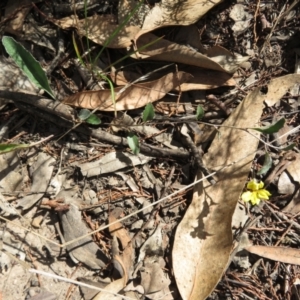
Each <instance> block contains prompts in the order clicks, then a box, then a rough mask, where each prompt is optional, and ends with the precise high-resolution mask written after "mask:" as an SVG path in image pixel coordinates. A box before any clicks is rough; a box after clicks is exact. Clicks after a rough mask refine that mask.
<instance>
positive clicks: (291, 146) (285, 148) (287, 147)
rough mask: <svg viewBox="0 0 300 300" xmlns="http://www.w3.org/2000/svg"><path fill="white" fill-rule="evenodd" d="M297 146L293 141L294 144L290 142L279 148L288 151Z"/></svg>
mask: <svg viewBox="0 0 300 300" xmlns="http://www.w3.org/2000/svg"><path fill="white" fill-rule="evenodd" d="M295 146H296V144H295V143H292V144H290V145H288V146H286V147H283V148H280V149H279V150H280V151H288V150H292V149H293V148H294V147H295Z"/></svg>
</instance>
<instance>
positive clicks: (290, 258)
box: [245, 245, 300, 265]
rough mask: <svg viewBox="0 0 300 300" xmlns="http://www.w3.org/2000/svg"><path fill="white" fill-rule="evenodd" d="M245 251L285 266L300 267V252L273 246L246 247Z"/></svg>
mask: <svg viewBox="0 0 300 300" xmlns="http://www.w3.org/2000/svg"><path fill="white" fill-rule="evenodd" d="M245 250H247V251H249V252H250V253H253V254H256V255H259V256H262V257H265V258H268V259H271V260H275V261H280V262H282V263H286V264H292V265H300V250H299V249H294V248H284V247H274V246H258V245H253V246H248V247H246V248H245Z"/></svg>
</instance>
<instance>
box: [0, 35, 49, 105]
mask: <svg viewBox="0 0 300 300" xmlns="http://www.w3.org/2000/svg"><path fill="white" fill-rule="evenodd" d="M2 44H3V46H4V48H5V50H6V52H7V53H8V54H9V56H10V57H11V58H12V59H13V61H14V62H15V63H16V64H17V66H18V67H19V68H20V69H21V70H22V71H23V73H24V74H25V75H26V76H27V78H28V79H29V80H30V81H31V82H32V83H33V84H34V85H36V86H37V87H38V88H41V89H43V90H45V91H46V92H47V93H48V94H49V95H50V96H51V97H52V98H53V99H55V97H54V94H53V92H52V90H51V88H50V85H49V82H48V79H47V76H46V74H45V72H44V70H43V69H42V67H41V66H40V64H39V62H38V61H37V60H36V59H35V58H34V57H33V56H32V55H31V53H30V52H28V51H27V50H26V49H25V48H24V47H23V46H22V45H21V44H19V43H18V42H17V41H15V40H14V39H13V38H12V37H9V36H4V37H3V38H2Z"/></svg>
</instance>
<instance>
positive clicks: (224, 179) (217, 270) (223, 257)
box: [172, 74, 300, 300]
mask: <svg viewBox="0 0 300 300" xmlns="http://www.w3.org/2000/svg"><path fill="white" fill-rule="evenodd" d="M297 80H298V81H299V80H300V75H295V74H292V75H287V76H284V77H281V78H276V79H274V80H272V81H271V82H270V84H269V86H268V93H267V94H262V93H260V89H259V88H257V89H255V90H254V91H252V92H251V93H250V94H249V95H248V96H247V97H246V98H245V99H244V101H243V102H242V103H241V104H240V105H239V106H238V107H237V109H236V110H235V111H234V112H233V113H232V114H231V115H230V117H229V118H228V119H227V120H226V121H225V122H224V125H225V126H234V127H243V128H251V127H255V126H256V125H257V123H258V122H259V119H260V116H261V113H262V109H263V107H264V101H265V100H266V99H270V96H271V95H272V96H273V95H274V96H275V94H274V91H275V90H278V84H279V82H280V84H281V85H284V88H281V89H280V91H281V93H279V92H278V93H277V94H276V97H272V102H271V103H272V104H275V103H276V102H277V101H278V100H279V99H280V98H281V97H282V96H283V95H284V94H285V92H286V91H287V90H288V89H289V88H290V87H291V86H292V85H293V83H294V82H295V81H297ZM219 133H220V134H219V135H218V136H217V137H216V138H215V139H214V141H213V143H212V145H211V147H210V148H209V151H208V153H207V154H206V155H204V158H203V160H204V163H205V166H207V168H208V169H209V170H210V171H214V170H220V169H221V168H222V167H225V166H229V167H227V168H225V169H223V170H220V171H219V172H218V173H217V175H216V181H217V183H216V184H214V185H210V183H209V182H208V181H207V180H205V181H203V182H201V183H197V184H196V185H195V187H194V195H193V200H192V203H191V205H190V207H189V208H188V210H187V212H186V214H185V216H184V218H183V220H182V222H181V223H180V224H179V226H178V228H177V231H176V236H175V241H174V247H173V253H172V257H173V269H174V276H175V279H176V282H177V286H178V289H179V291H180V294H181V296H182V298H183V299H184V300H185V299H189V300H194V299H195V300H196V299H197V300H202V299H205V298H206V297H207V296H208V295H209V294H210V293H211V292H212V290H213V289H214V287H215V286H216V285H217V283H218V281H219V279H220V277H221V276H222V274H223V272H224V269H225V268H226V266H227V263H228V259H229V255H230V252H231V247H232V234H231V221H232V214H233V212H234V209H235V206H236V203H237V201H238V198H239V196H240V193H241V191H242V190H243V188H244V185H245V182H246V179H247V177H248V173H249V170H250V166H251V163H252V160H253V157H254V155H255V150H256V149H257V145H258V140H257V139H256V138H255V137H254V136H251V135H249V134H247V133H246V132H245V131H241V130H236V129H234V128H228V127H222V128H221V129H220V130H219ZM253 134H255V135H257V134H258V133H256V132H253ZM231 164H232V165H231ZM230 165H231V166H230ZM201 176H202V175H201V172H200V171H199V173H198V175H197V177H196V179H199V178H200V177H201Z"/></svg>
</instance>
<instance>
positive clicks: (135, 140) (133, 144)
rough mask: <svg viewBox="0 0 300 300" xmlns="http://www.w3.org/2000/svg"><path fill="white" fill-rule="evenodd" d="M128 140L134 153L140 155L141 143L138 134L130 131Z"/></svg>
mask: <svg viewBox="0 0 300 300" xmlns="http://www.w3.org/2000/svg"><path fill="white" fill-rule="evenodd" d="M127 142H128V146H129V148H130V149H131V150H132V152H133V154H135V155H138V154H139V153H140V144H139V140H138V138H137V136H136V135H135V134H133V133H129V135H128V136H127Z"/></svg>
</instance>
